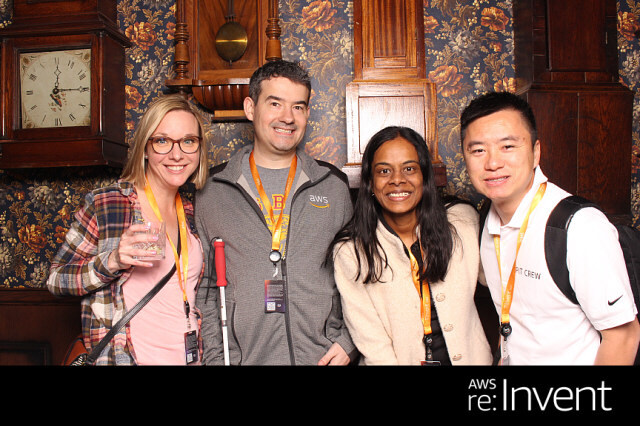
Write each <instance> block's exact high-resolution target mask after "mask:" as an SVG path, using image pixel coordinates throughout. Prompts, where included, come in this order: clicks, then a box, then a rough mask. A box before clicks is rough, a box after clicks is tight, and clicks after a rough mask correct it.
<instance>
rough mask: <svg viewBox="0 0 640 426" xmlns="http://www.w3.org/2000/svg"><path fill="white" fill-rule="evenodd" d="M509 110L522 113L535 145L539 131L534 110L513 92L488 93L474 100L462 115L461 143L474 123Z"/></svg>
mask: <svg viewBox="0 0 640 426" xmlns="http://www.w3.org/2000/svg"><path fill="white" fill-rule="evenodd" d="M507 109H510V110H514V111H517V112H519V113H520V115H521V116H522V118H523V119H524V121H525V124H526V125H527V127H528V130H529V134H530V135H531V143H535V141H536V140H537V139H538V130H537V129H536V118H535V116H534V115H533V110H532V109H531V106H530V105H529V103H528V102H527V101H526V100H525V99H523V98H521V97H520V96H518V95H515V94H513V93H511V92H488V93H485V94H484V95H482V96H479V97H477V98H475V99H474V100H472V101H471V102H470V103H469V105H467V107H466V108H465V109H464V111H462V114H461V115H460V142H461V143H462V142H463V141H464V137H465V133H466V131H467V127H468V126H469V124H471V123H472V122H473V121H475V120H477V119H478V118H482V117H486V116H487V115H490V114H493V113H494V112H498V111H503V110H507Z"/></svg>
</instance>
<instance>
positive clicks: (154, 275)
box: [122, 232, 203, 365]
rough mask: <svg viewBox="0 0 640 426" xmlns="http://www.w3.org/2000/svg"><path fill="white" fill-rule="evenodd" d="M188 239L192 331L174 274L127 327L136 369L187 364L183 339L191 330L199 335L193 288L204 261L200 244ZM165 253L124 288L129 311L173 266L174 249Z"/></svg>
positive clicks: (138, 269)
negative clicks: (137, 366) (137, 367)
mask: <svg viewBox="0 0 640 426" xmlns="http://www.w3.org/2000/svg"><path fill="white" fill-rule="evenodd" d="M188 235H189V238H188V242H189V267H188V271H187V274H188V278H187V300H188V301H189V305H190V307H191V313H190V315H189V320H190V321H189V322H190V324H191V327H190V328H189V327H188V325H187V318H186V315H185V312H184V302H183V297H182V290H181V289H180V284H179V282H178V276H177V274H173V276H172V277H171V279H170V280H169V281H168V282H167V283H166V284H165V286H164V287H163V288H162V289H161V290H160V292H158V294H156V295H155V296H154V297H153V298H152V299H151V300H150V301H149V302H148V303H147V304H146V305H145V306H144V307H143V308H142V309H141V310H140V311H139V312H138V313H137V314H136V316H134V317H133V319H132V320H131V322H130V323H129V328H130V332H131V341H132V343H133V347H134V352H135V357H136V361H137V364H138V365H185V364H186V358H185V336H184V335H185V333H186V332H187V331H190V330H195V331H196V332H197V331H198V326H197V319H196V317H195V315H194V314H193V311H194V307H195V291H196V285H197V283H198V278H199V276H200V271H201V269H202V261H203V258H202V248H201V246H200V241H199V240H198V239H197V238H196V237H194V236H193V235H192V234H191V232H189V233H188ZM176 247H177V244H176ZM165 250H166V255H165V257H164V259H162V260H155V261H153V262H154V264H155V266H154V267H153V268H145V267H137V268H136V269H135V270H134V271H133V273H132V274H131V277H129V279H128V280H127V282H126V283H124V284H123V287H122V289H123V294H124V301H125V304H126V306H127V308H128V309H129V308H131V307H133V306H134V305H135V304H136V303H137V302H138V301H139V300H140V299H142V298H143V297H144V295H145V294H147V293H148V292H149V291H150V290H151V289H152V288H153V287H154V286H155V285H156V284H157V283H158V281H160V279H161V278H162V277H164V276H165V275H166V274H167V272H169V270H170V269H171V267H172V266H173V264H174V263H175V256H174V255H173V249H172V248H171V244H170V243H169V242H168V241H167V246H166V249H165ZM198 364H199V363H198Z"/></svg>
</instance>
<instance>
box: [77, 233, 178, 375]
mask: <svg viewBox="0 0 640 426" xmlns="http://www.w3.org/2000/svg"><path fill="white" fill-rule="evenodd" d="M177 251H178V253H180V230H178V248H177ZM175 272H176V264H175V263H174V264H173V267H172V268H171V270H170V271H169V272H168V273H167V275H165V276H164V277H162V279H161V280H160V281H158V284H156V285H155V286H154V287H153V288H152V289H151V291H149V293H147V294H146V295H145V296H144V297H143V298H142V299H140V301H139V302H138V303H136V305H135V306H134V307H133V308H132V309H131V310H130V311H129V312H127V313H126V315H125V316H123V317H122V318H120V321H118V322H117V323H116V325H115V326H113V327H112V328H111V330H109V332H108V333H107V334H106V335H105V336H104V337H103V338H102V340H100V343H98V344H97V345H96V346H95V347H94V348H93V349H92V350H91V353H90V354H89V356H88V357H87V364H89V365H92V364H94V363H95V361H96V360H97V359H98V356H100V354H101V353H102V351H103V350H104V348H105V346H107V343H109V341H110V340H111V339H113V336H115V335H116V333H117V332H118V331H120V329H121V328H122V327H124V325H125V324H126V323H128V322H129V321H130V320H131V318H133V317H134V316H135V315H136V314H137V313H138V312H139V311H140V309H142V307H143V306H144V305H146V304H147V303H148V302H149V300H151V299H152V298H153V296H155V295H156V294H158V292H159V291H160V290H161V289H162V287H164V285H165V284H166V283H167V282H168V281H169V279H170V278H171V276H173V274H174V273H175Z"/></svg>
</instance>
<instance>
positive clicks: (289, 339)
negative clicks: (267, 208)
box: [213, 172, 329, 365]
mask: <svg viewBox="0 0 640 426" xmlns="http://www.w3.org/2000/svg"><path fill="white" fill-rule="evenodd" d="M328 175H329V172H327V173H325V174H324V175H323V176H322V177H320V178H319V179H318V180H316V181H315V182H312V181H311V179H310V178H309V180H308V181H307V182H305V183H303V184H302V185H301V186H300V187H299V188H298V189H297V190H296V192H294V194H293V196H292V198H291V204H290V205H289V213H290V214H289V225H288V228H287V237H286V250H288V249H289V236H290V235H291V232H290V231H291V223H292V222H291V221H292V215H291V212H293V202H294V201H295V199H296V198H297V197H298V195H299V194H300V193H301V192H302V191H304V190H305V189H307V188H310V187H311V186H312V185H316V184H318V183H320V182H321V181H323V180H324V179H325V178H326V177H327V176H328ZM213 179H214V180H217V181H219V182H225V183H227V184H231V185H233V186H234V187H236V188H237V189H238V190H239V191H240V193H241V194H242V195H243V196H244V198H246V199H247V201H249V205H250V206H251V207H252V208H253V210H254V211H255V212H256V213H257V214H258V217H260V219H261V220H262V223H263V224H264V226H265V227H266V228H267V231H269V225H268V224H267V220H266V219H265V218H264V214H263V212H262V210H260V208H259V207H258V205H257V204H256V202H255V200H253V199H252V198H251V196H250V195H249V193H248V192H247V191H246V190H245V189H244V188H243V187H242V185H240V184H238V183H237V182H233V181H230V180H228V179H224V178H222V179H221V178H217V177H214V178H213ZM269 232H270V231H269ZM280 267H281V270H282V280H283V281H284V300H285V306H286V310H285V312H284V323H285V332H286V335H287V344H288V346H289V348H288V349H289V360H290V362H291V365H296V360H295V354H294V351H293V336H292V334H291V317H290V314H289V312H290V306H289V280H288V274H287V260H286V256H284V257H283V258H282V260H281V261H280ZM229 319H230V321H229V322H230V324H229V325H231V330H232V332H233V333H234V334H235V330H234V328H233V321H232V319H233V317H231V318H229Z"/></svg>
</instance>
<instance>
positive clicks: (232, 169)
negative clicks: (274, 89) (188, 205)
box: [195, 145, 356, 365]
mask: <svg viewBox="0 0 640 426" xmlns="http://www.w3.org/2000/svg"><path fill="white" fill-rule="evenodd" d="M252 148H253V146H252V145H249V146H246V147H244V148H242V149H241V150H240V151H239V152H238V153H236V154H235V155H234V156H233V157H232V158H231V159H230V160H229V162H228V163H224V164H221V165H219V166H216V167H214V168H213V169H212V171H211V176H210V178H209V180H208V182H207V185H206V186H205V187H204V188H203V189H202V190H201V191H199V192H198V193H197V194H196V203H195V204H196V223H197V227H198V232H199V234H200V237H201V240H202V245H203V248H204V252H205V276H204V278H203V281H202V283H201V285H200V287H199V290H198V294H197V299H196V305H197V306H198V308H199V309H200V310H201V311H202V315H203V322H202V339H203V345H204V356H203V358H204V363H205V364H209V365H211V364H222V363H223V362H224V358H223V345H222V327H221V320H220V300H219V290H218V288H217V287H216V274H215V259H214V249H213V241H214V239H215V238H221V239H222V240H223V241H224V243H225V257H226V271H227V273H226V276H227V282H228V284H227V287H226V296H225V301H226V312H227V328H228V336H229V353H230V361H231V364H232V365H239V364H242V365H315V364H317V362H318V361H319V360H320V358H322V356H323V355H324V354H325V353H326V352H327V350H328V349H329V347H331V345H332V344H333V343H334V342H335V343H338V344H340V346H341V347H342V348H343V349H344V350H345V351H346V352H347V354H350V355H352V356H353V354H355V353H356V351H355V345H354V344H353V342H352V340H351V337H350V336H349V332H348V331H347V328H346V326H345V324H344V321H343V318H342V308H341V304H340V296H339V294H338V291H337V287H336V284H335V281H334V278H333V271H332V270H331V269H329V268H326V267H324V266H323V262H324V259H325V254H326V250H327V247H328V246H329V243H330V242H331V240H332V239H333V237H334V235H335V234H336V233H337V232H338V230H339V229H340V228H341V227H342V226H343V225H344V224H345V223H346V222H347V221H348V220H349V218H350V217H351V214H352V204H351V200H350V197H349V190H348V185H347V183H346V182H347V180H346V176H345V175H344V174H343V173H342V172H341V171H340V170H338V169H337V168H336V167H334V166H332V165H330V164H328V163H324V162H320V161H317V160H314V159H313V158H311V157H310V156H308V155H307V154H305V153H304V151H303V150H301V149H299V150H298V159H299V160H298V167H301V168H302V173H301V174H300V176H299V178H298V179H297V181H296V184H295V186H294V188H292V190H291V193H290V195H289V198H288V199H287V200H286V202H287V204H288V205H289V206H290V207H291V212H290V220H289V229H288V232H287V241H286V252H285V257H284V258H283V260H282V261H280V262H279V263H278V265H277V266H278V267H277V271H276V270H275V268H274V265H273V263H271V261H269V257H268V256H269V252H270V251H271V232H270V231H269V228H268V227H267V223H266V221H265V218H264V215H263V214H262V212H261V210H260V208H259V206H258V205H257V203H256V201H255V198H254V197H255V194H253V191H252V190H251V189H250V186H249V183H248V182H247V180H246V179H245V177H244V176H243V175H242V161H243V158H244V157H245V156H247V157H248V155H249V153H250V152H251V150H252ZM274 272H277V273H276V276H275V277H274V276H273V275H274ZM270 279H273V280H283V281H284V283H285V285H284V303H285V312H269V313H266V312H265V280H270Z"/></svg>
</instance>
